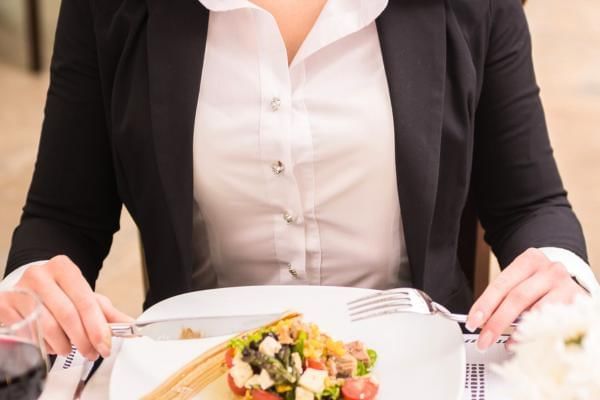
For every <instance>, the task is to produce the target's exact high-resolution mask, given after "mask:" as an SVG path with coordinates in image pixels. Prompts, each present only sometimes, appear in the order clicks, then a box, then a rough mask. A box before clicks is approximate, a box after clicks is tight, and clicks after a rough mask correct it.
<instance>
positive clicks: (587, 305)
mask: <svg viewBox="0 0 600 400" xmlns="http://www.w3.org/2000/svg"><path fill="white" fill-rule="evenodd" d="M514 337H515V339H516V340H517V343H516V344H515V345H514V347H513V348H514V353H515V354H514V357H513V358H512V359H511V360H510V361H508V362H506V363H505V364H503V365H499V366H498V365H497V366H494V367H493V368H494V370H495V371H496V372H498V373H499V374H500V375H502V376H503V377H504V378H505V380H506V381H507V382H508V383H509V384H510V385H511V389H512V394H513V399H514V400H598V399H600V296H597V297H596V298H594V299H592V298H590V297H587V296H585V297H584V296H581V297H578V298H577V299H576V300H575V302H574V303H573V304H571V305H565V304H556V305H548V306H545V307H542V309H541V310H540V311H532V312H530V313H527V314H525V315H524V317H523V321H522V323H521V324H520V326H519V329H518V330H517V332H516V333H515V335H514Z"/></svg>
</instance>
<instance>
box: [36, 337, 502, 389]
mask: <svg viewBox="0 0 600 400" xmlns="http://www.w3.org/2000/svg"><path fill="white" fill-rule="evenodd" d="M476 339H477V335H471V334H465V335H464V340H465V350H466V354H467V368H466V370H467V376H466V382H465V384H466V387H465V395H464V400H508V396H507V395H506V393H505V390H506V385H505V383H504V382H502V380H501V378H500V377H499V376H497V375H496V374H495V373H494V372H493V371H492V369H491V368H490V363H491V362H502V361H505V360H507V359H508V358H509V356H510V354H509V353H508V352H507V351H506V349H505V346H504V342H505V341H506V339H507V337H506V336H504V337H502V338H501V339H500V340H499V341H498V342H497V343H496V344H494V345H493V346H492V347H491V348H490V350H488V351H487V352H486V353H480V352H479V351H477V350H476V347H475V341H476ZM121 344H122V341H121V340H120V339H115V340H114V341H113V354H112V355H111V356H110V357H109V358H108V359H106V360H104V362H103V363H102V365H101V366H100V368H98V371H97V372H96V374H94V376H93V377H92V378H91V379H90V381H89V382H88V384H87V386H86V388H85V390H84V392H83V395H82V400H107V399H108V388H109V383H110V374H111V371H112V368H113V365H114V363H115V360H116V358H117V354H118V352H119V349H120V347H121ZM83 368H84V360H83V358H82V357H81V356H80V355H79V354H78V353H77V354H74V355H73V357H70V358H69V359H67V358H64V357H59V358H58V359H57V361H56V363H55V364H54V366H53V367H52V370H51V371H50V374H49V376H48V381H47V383H46V389H45V390H44V393H43V394H42V397H41V398H40V400H71V399H72V397H73V393H74V391H75V387H76V386H77V383H78V382H79V378H80V376H81V373H82V371H83Z"/></svg>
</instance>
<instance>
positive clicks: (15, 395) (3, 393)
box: [0, 289, 47, 400]
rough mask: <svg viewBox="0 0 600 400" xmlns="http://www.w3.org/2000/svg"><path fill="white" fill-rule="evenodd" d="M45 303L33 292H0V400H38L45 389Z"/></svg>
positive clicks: (18, 290)
mask: <svg viewBox="0 0 600 400" xmlns="http://www.w3.org/2000/svg"><path fill="white" fill-rule="evenodd" d="M41 308H42V306H41V304H40V301H39V300H38V298H37V297H36V296H35V295H34V294H33V293H31V292H29V291H26V290H22V289H9V290H0V400H15V399H19V400H34V399H37V398H38V397H39V396H40V395H41V393H42V389H43V388H44V383H45V381H46V375H47V363H46V354H45V350H44V343H43V336H42V334H41V331H40V323H39V318H40V313H41Z"/></svg>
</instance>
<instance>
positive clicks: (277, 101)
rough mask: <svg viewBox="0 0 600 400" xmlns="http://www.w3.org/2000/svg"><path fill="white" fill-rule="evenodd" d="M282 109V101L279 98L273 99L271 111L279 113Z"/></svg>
mask: <svg viewBox="0 0 600 400" xmlns="http://www.w3.org/2000/svg"><path fill="white" fill-rule="evenodd" d="M280 107H281V99H280V98H279V97H273V99H271V110H273V111H277V110H279V108H280Z"/></svg>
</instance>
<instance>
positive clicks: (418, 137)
mask: <svg viewBox="0 0 600 400" xmlns="http://www.w3.org/2000/svg"><path fill="white" fill-rule="evenodd" d="M377 27H378V31H379V37H380V41H381V48H382V53H383V60H384V64H385V69H386V74H387V78H388V85H389V88H390V97H391V102H392V110H393V114H394V128H395V141H396V144H395V150H396V171H397V172H396V175H397V180H398V195H399V197H400V205H401V210H402V219H403V224H404V231H405V237H406V246H407V251H408V257H409V262H410V265H411V270H412V278H413V284H414V285H415V286H416V287H423V284H424V275H425V271H426V268H427V251H428V243H429V236H430V230H431V225H432V220H433V213H434V208H435V199H436V194H437V187H438V171H439V167H440V165H439V164H440V142H441V134H442V117H443V104H444V90H445V88H444V83H445V76H446V11H445V7H444V1H442V0H391V1H390V2H389V4H388V7H387V8H386V10H385V11H384V12H383V13H382V15H381V16H380V17H379V18H378V20H377Z"/></svg>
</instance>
